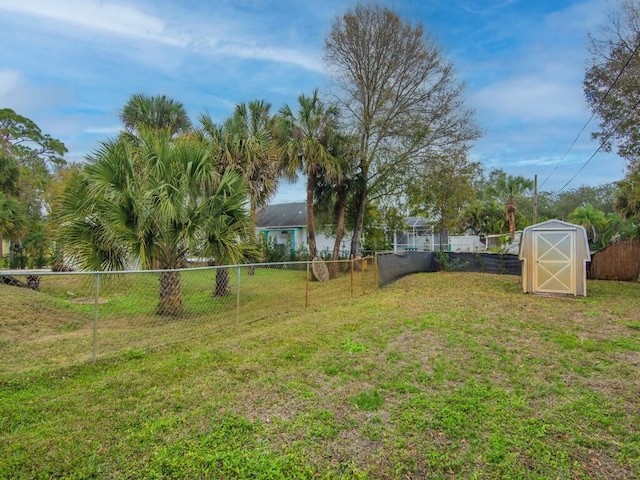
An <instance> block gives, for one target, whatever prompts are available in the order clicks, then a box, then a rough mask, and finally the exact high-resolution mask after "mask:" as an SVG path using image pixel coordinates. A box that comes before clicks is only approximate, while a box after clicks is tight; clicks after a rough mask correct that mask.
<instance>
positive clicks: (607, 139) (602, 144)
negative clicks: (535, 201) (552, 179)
mask: <svg viewBox="0 0 640 480" xmlns="http://www.w3.org/2000/svg"><path fill="white" fill-rule="evenodd" d="M639 105H640V100H638V101H637V102H636V104H635V105H634V106H633V108H632V109H631V110H630V111H629V113H628V114H627V115H626V116H625V117H624V118H623V119H622V120H620V121H619V122H618V124H617V125H616V126H615V127H614V128H613V129H612V130H611V131H610V132H609V133H608V134H607V136H606V138H605V139H604V140H602V142H600V145H599V146H598V148H597V149H596V151H595V152H593V154H592V155H591V156H590V157H589V158H588V159H587V161H586V162H584V164H583V165H582V166H581V167H580V169H579V170H578V171H577V172H576V173H575V174H574V175H573V177H571V178H570V179H569V181H568V182H567V183H565V184H564V185H563V186H562V187H561V188H560V189H559V190H557V191H555V192H554V193H552V194H551V196H552V197H553V196H556V195H557V194H559V193H560V192H561V191H562V190H564V188H565V187H566V186H567V185H569V184H570V183H571V182H573V180H575V178H576V177H577V176H578V174H579V173H580V172H581V171H582V170H584V168H585V167H586V166H587V165H589V163H590V162H591V160H593V158H594V157H595V156H596V154H597V153H598V152H599V151H600V150H602V147H604V145H605V144H606V143H607V142H608V141H609V139H610V138H611V137H612V136H613V134H614V133H615V132H616V130H617V129H618V127H619V126H620V125H622V124H623V123H624V122H626V121H627V119H628V118H629V117H630V116H631V114H632V113H633V111H634V110H635V109H636V108H638V106H639Z"/></svg>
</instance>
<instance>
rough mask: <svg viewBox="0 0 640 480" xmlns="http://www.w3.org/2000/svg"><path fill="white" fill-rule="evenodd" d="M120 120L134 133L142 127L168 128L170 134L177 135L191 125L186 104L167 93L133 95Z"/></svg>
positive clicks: (121, 112) (123, 109) (122, 111)
mask: <svg viewBox="0 0 640 480" xmlns="http://www.w3.org/2000/svg"><path fill="white" fill-rule="evenodd" d="M120 120H122V123H123V124H124V126H125V128H126V129H127V131H128V132H129V133H130V134H132V135H137V133H138V132H139V131H140V129H141V128H148V129H153V130H168V131H169V134H170V135H177V134H180V133H184V132H186V131H187V130H189V128H190V127H191V122H190V121H189V116H188V115H187V111H186V109H185V108H184V105H183V104H182V103H180V102H178V101H176V100H173V99H171V98H168V97H167V96H166V95H158V96H155V97H153V96H148V95H144V94H141V93H138V94H135V95H132V96H131V98H129V100H128V101H127V103H126V105H125V106H124V107H123V108H122V110H121V111H120Z"/></svg>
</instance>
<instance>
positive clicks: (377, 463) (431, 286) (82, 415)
mask: <svg viewBox="0 0 640 480" xmlns="http://www.w3.org/2000/svg"><path fill="white" fill-rule="evenodd" d="M518 280H519V278H518V277H512V276H497V275H489V274H469V273H431V274H420V275H413V276H410V277H406V278H403V279H401V280H400V281H398V282H396V283H395V284H393V285H391V286H390V287H387V288H384V289H381V290H377V291H375V292H372V293H370V294H368V295H364V296H359V297H357V298H355V299H350V298H348V297H345V301H340V302H330V301H329V300H330V299H331V290H329V286H328V285H329V284H331V282H328V284H326V285H323V286H322V287H320V286H314V287H315V288H317V289H318V288H323V289H326V290H323V291H322V292H323V293H322V295H324V296H325V297H323V298H326V300H327V301H325V302H316V303H315V304H314V303H311V307H310V308H307V309H304V307H302V308H299V307H297V306H296V307H295V308H286V305H287V304H286V302H283V300H282V298H284V297H280V296H278V295H279V294H280V292H279V290H284V289H285V287H284V285H285V284H286V282H284V281H279V282H278V283H277V285H278V288H274V289H273V291H272V292H270V294H269V295H266V296H265V298H264V302H266V303H269V302H268V301H267V300H269V299H272V300H273V298H274V297H275V298H276V299H277V301H273V302H274V303H276V304H278V303H279V304H280V309H279V310H278V309H277V308H275V307H274V308H275V309H273V310H269V309H267V310H265V308H264V306H263V307H262V309H260V303H261V302H259V301H256V302H255V303H254V305H255V307H252V308H250V304H251V302H250V301H249V300H247V303H246V305H245V306H244V309H243V315H242V316H241V318H240V319H238V318H236V317H235V316H234V317H233V318H231V317H230V318H229V319H228V320H227V321H225V320H221V319H217V320H216V321H215V322H212V321H209V322H207V321H205V318H206V317H205V316H203V315H201V313H202V312H200V313H197V312H196V313H197V314H196V313H194V314H193V315H192V316H190V317H189V321H188V322H184V324H181V320H177V321H176V320H173V321H172V324H178V325H181V326H182V327H183V328H186V329H189V328H193V334H189V335H183V336H181V337H180V341H178V342H173V343H170V342H162V341H161V342H157V343H149V344H140V345H138V344H136V345H138V346H135V347H134V348H125V349H122V348H120V349H115V348H114V349H113V350H105V352H108V353H105V354H103V355H101V356H100V357H99V359H98V362H97V363H96V364H95V365H94V364H92V363H91V362H89V361H86V359H85V360H84V361H83V360H82V359H81V358H76V359H75V361H73V362H68V364H65V363H64V362H56V361H52V360H48V361H45V359H47V358H50V357H52V356H53V357H55V355H58V356H60V357H64V356H65V355H67V354H68V350H69V349H74V348H76V346H75V343H74V342H75V340H74V339H75V337H73V336H66V334H67V331H69V332H71V333H77V332H81V331H84V329H85V328H87V325H86V322H87V321H88V319H87V318H86V315H88V314H87V312H84V311H82V308H81V307H76V306H70V305H69V303H68V302H67V301H66V300H64V299H63V298H62V297H63V296H64V293H60V292H67V291H68V289H67V287H66V286H65V287H64V288H60V289H58V292H59V293H57V294H55V295H54V292H53V291H50V292H48V293H47V291H46V288H44V290H45V292H41V293H36V292H26V291H24V292H23V291H22V290H18V289H15V288H13V287H5V286H0V299H1V300H2V302H3V309H4V312H3V315H2V319H3V323H5V324H9V325H10V327H11V328H9V327H7V326H6V325H5V326H3V327H0V329H4V330H2V334H3V335H2V339H1V340H0V342H1V343H0V355H2V362H3V367H2V369H1V370H0V452H1V455H0V478H158V479H161V478H217V479H227V478H252V479H253V478H264V479H272V478H273V479H278V478H282V479H290V478H326V479H334V478H345V479H347V478H372V479H379V478H399V479H401V478H402V479H404V478H465V479H466V478H514V479H516V478H518V479H520V478H552V479H556V478H603V479H611V478H637V477H640V308H639V305H640V284H638V283H621V282H604V281H589V284H588V293H589V296H588V297H586V298H567V297H544V296H535V295H525V294H522V293H521V291H520V290H519V287H518ZM247 281H249V280H247ZM256 282H257V280H256ZM195 283H196V284H198V283H199V282H195ZM207 288H208V287H207ZM344 288H348V287H344V286H343V287H340V289H339V290H340V292H338V293H336V296H338V297H340V298H342V297H341V296H342V295H343V293H344V292H343V290H344ZM317 289H316V290H314V292H316V295H318V296H319V295H320V293H319V292H321V290H317ZM72 293H73V292H72ZM105 295H106V296H107V297H108V296H109V292H108V291H106V293H105ZM285 295H286V294H285ZM125 297H126V295H125ZM203 298H204V297H203ZM207 298H209V297H207ZM316 298H318V297H316ZM56 299H57V300H56ZM303 300H304V297H303ZM202 301H204V300H202ZM207 301H208V300H207ZM123 302H124V303H126V302H125V301H124V300H123ZM130 303H131V302H130ZM296 305H297V303H296ZM136 306H137V307H136ZM276 307H277V305H276ZM109 308H112V309H117V308H119V307H117V306H113V305H112V306H111V307H109ZM131 308H134V309H135V308H138V309H140V310H141V311H140V312H138V314H137V315H136V316H135V318H136V319H139V321H141V322H143V321H144V319H145V318H147V317H148V318H151V317H150V316H148V313H146V307H141V306H140V303H139V302H132V303H131ZM269 308H271V307H269ZM142 310H144V312H143V311H142ZM34 312H36V313H34ZM252 312H253V313H252ZM36 316H37V318H38V319H42V318H44V319H45V320H38V322H35V321H34V320H33V318H35V317H36ZM109 318H110V320H109V321H108V322H106V323H109V322H111V324H112V329H113V330H114V331H115V330H117V329H116V325H117V318H120V317H118V315H115V314H114V316H113V317H109ZM47 322H48V323H47ZM198 322H200V323H198ZM34 323H37V324H36V325H34ZM89 323H90V322H89ZM64 325H66V327H65V328H67V330H64V328H63V326H64ZM145 328H148V329H149V330H146V331H147V332H148V333H149V332H151V334H152V332H153V329H154V328H156V329H157V330H158V332H160V333H159V335H164V333H162V332H163V329H164V328H166V326H165V325H164V324H163V323H162V322H160V321H158V320H157V319H156V320H155V323H153V322H151V324H150V325H148V326H146V327H145ZM174 328H175V327H174ZM61 329H62V330H61ZM121 329H123V330H126V329H124V328H121ZM178 330H179V329H176V331H178ZM12 332H13V334H15V335H16V338H11V336H10V335H11V334H12ZM16 332H17V333H16ZM196 333H197V334H196ZM114 335H115V334H114ZM81 337H82V338H84V336H81ZM52 338H53V339H57V340H52ZM60 338H65V339H66V341H61V340H60ZM113 338H116V337H115V336H114V337H113ZM38 342H41V343H42V345H43V346H44V347H43V348H45V349H46V350H47V352H48V354H47V356H44V355H40V354H39V352H38V351H37V349H36V348H35V347H36V346H37V345H38ZM25 345H28V348H27V347H25ZM30 349H31V354H32V355H33V358H35V359H36V360H37V361H33V362H32V364H31V365H29V354H28V353H25V350H26V351H29V350H30ZM65 349H67V353H65V352H66V351H65ZM14 357H15V365H14V366H13V367H7V366H6V365H7V364H11V363H12V362H14Z"/></svg>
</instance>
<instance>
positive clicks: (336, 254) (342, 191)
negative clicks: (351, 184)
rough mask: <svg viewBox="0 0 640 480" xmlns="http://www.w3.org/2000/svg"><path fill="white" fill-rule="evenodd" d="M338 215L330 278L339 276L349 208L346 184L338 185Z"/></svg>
mask: <svg viewBox="0 0 640 480" xmlns="http://www.w3.org/2000/svg"><path fill="white" fill-rule="evenodd" d="M337 207H338V208H337V210H338V212H337V217H336V241H335V243H334V244H333V256H332V257H331V259H332V260H333V262H332V263H331V266H330V267H329V278H336V277H337V276H338V266H339V264H338V259H339V258H340V244H341V243H342V237H343V236H344V220H345V216H346V210H347V188H346V187H345V186H344V185H339V186H338V204H337Z"/></svg>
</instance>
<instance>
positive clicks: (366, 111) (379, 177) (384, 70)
mask: <svg viewBox="0 0 640 480" xmlns="http://www.w3.org/2000/svg"><path fill="white" fill-rule="evenodd" d="M325 60H326V62H327V64H328V66H329V68H330V70H331V73H332V74H333V75H334V78H335V80H336V83H337V85H338V86H339V88H340V93H339V94H338V95H337V96H338V102H339V103H340V104H341V106H342V111H343V112H345V114H346V115H347V117H348V118H347V119H346V120H347V123H348V124H349V125H350V126H351V128H352V129H353V133H354V134H355V135H356V136H357V138H358V150H359V156H358V161H357V170H358V171H357V172H356V177H357V178H358V179H359V184H358V185H357V186H356V196H355V199H354V200H355V206H356V212H357V213H356V220H355V227H354V232H353V233H354V235H353V240H352V244H351V253H352V254H353V255H358V254H359V250H360V242H361V234H362V230H363V223H364V216H365V210H366V206H367V202H368V200H369V196H370V194H371V193H372V192H376V190H378V189H380V188H381V187H384V189H385V190H384V191H383V192H382V193H384V194H390V193H398V192H399V191H400V190H401V188H402V184H403V183H405V182H402V181H401V182H397V181H394V182H391V180H392V179H394V180H397V179H402V178H406V176H407V175H411V173H412V172H415V171H417V170H419V169H420V165H424V162H428V161H429V158H430V157H431V154H434V153H435V154H437V155H446V154H447V152H448V151H450V150H454V151H456V152H459V151H460V150H463V151H466V150H467V149H468V148H469V144H470V142H471V141H473V140H475V139H476V138H478V136H479V130H478V129H477V128H476V126H475V125H474V122H473V111H472V110H471V109H469V108H466V107H465V105H464V101H463V90H464V85H463V84H462V83H460V82H459V81H457V80H456V77H455V74H454V70H453V65H452V64H451V63H450V62H449V61H447V60H446V59H445V58H444V57H443V55H442V53H441V51H440V48H439V47H438V46H437V45H436V43H435V42H434V41H433V40H432V39H431V38H429V37H428V36H427V35H425V33H424V31H423V28H422V26H420V25H416V26H414V25H412V24H411V23H407V22H403V21H402V20H401V19H400V18H399V17H398V15H397V14H395V13H394V12H393V11H391V10H389V9H388V8H385V7H382V6H379V5H374V6H369V5H362V4H361V5H358V6H356V7H355V9H353V10H350V11H348V12H347V13H346V14H344V15H343V16H341V17H337V18H336V19H335V20H334V22H333V25H332V28H331V31H330V33H329V35H328V37H327V39H326V42H325ZM376 195H380V192H376Z"/></svg>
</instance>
